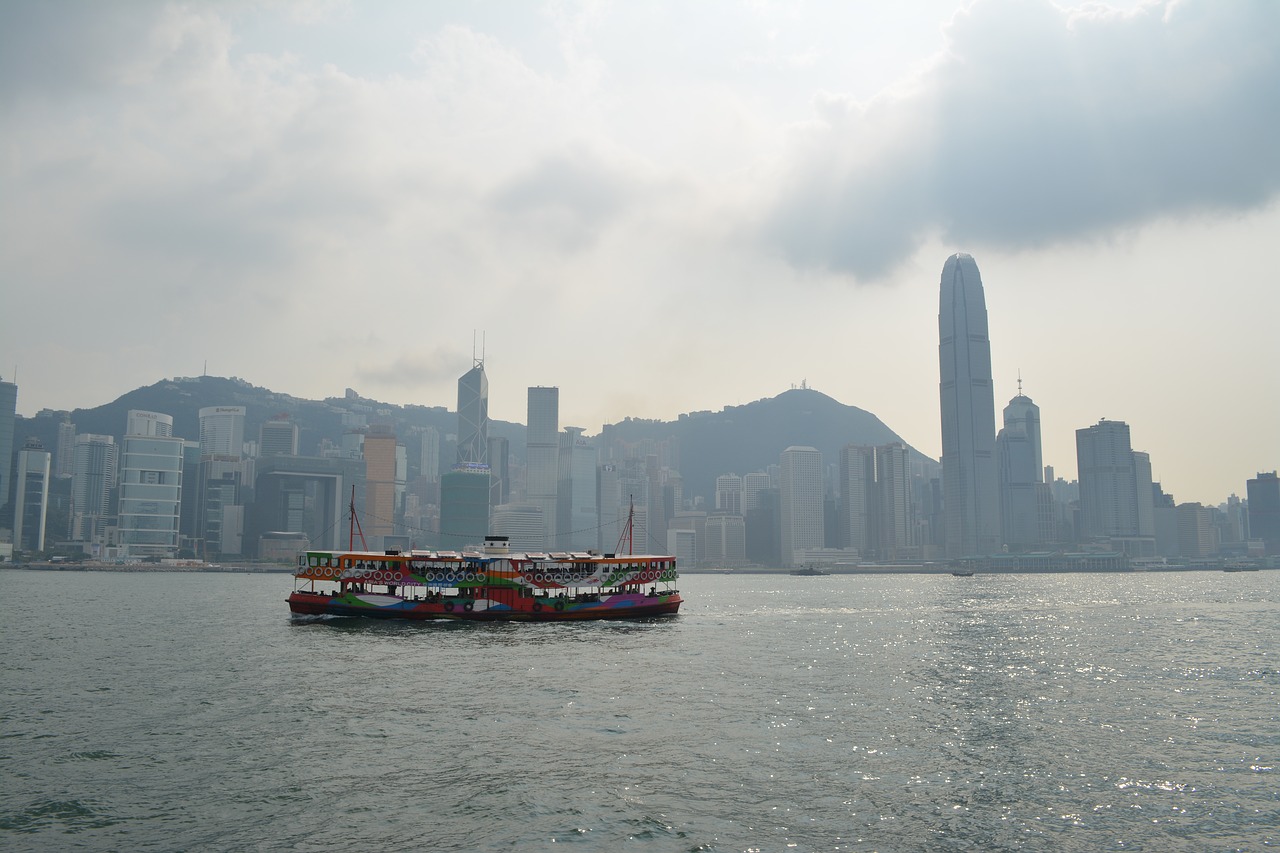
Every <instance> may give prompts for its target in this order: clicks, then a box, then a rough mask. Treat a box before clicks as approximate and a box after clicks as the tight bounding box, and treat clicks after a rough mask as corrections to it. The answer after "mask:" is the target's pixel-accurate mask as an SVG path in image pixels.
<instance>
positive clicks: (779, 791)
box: [0, 570, 1280, 853]
mask: <svg viewBox="0 0 1280 853" xmlns="http://www.w3.org/2000/svg"><path fill="white" fill-rule="evenodd" d="M680 586H681V589H682V592H684V594H685V595H686V596H687V599H688V600H687V602H686V604H685V606H684V609H683V610H682V612H681V613H680V615H679V616H677V617H675V618H666V619H661V620H656V621H647V622H635V623H586V624H574V625H546V624H510V625H480V624H461V623H445V622H441V623H427V624H391V623H381V622H372V621H365V620H356V619H339V620H322V621H309V622H301V621H293V620H291V619H290V618H289V614H288V610H287V607H286V605H285V596H286V595H287V594H288V592H289V590H290V589H291V587H292V578H291V577H289V576H287V575H263V574H243V573H227V574H191V573H146V574H141V573H139V574H120V573H106V572H70V571H63V572H58V571H47V572H38V571H19V570H9V571H0V643H2V644H0V649H2V650H3V654H4V669H3V675H2V676H0V679H2V680H0V684H2V685H3V689H2V690H0V850H5V851H25V850H59V851H61V850H122V851H149V850H159V851H175V850H193V851H196V850H199V851H203V850H219V851H221V850H301V851H328V850H335V851H336V850H342V851H346V850H377V851H399V850H468V851H470V850H476V851H507V850H519V851H553V850H564V849H573V850H582V851H597V850H600V851H615V850H621V851H628V850H631V851H844V850H849V851H873V850H876V851H916V850H925V851H935V850H937V851H988V850H1053V851H1094V850H1148V851H1161V853H1168V851H1210V850H1249V851H1254V850H1262V849H1265V848H1274V847H1277V846H1280V606H1278V604H1280V572H1277V571H1263V572H1242V573H1223V572H1177V573H1145V574H1144V573H1136V574H1055V575H978V576H976V577H971V578H956V577H952V576H950V575H933V576H930V575H914V576H903V577H889V576H876V575H835V576H827V577H807V578H801V577H791V576H790V575H781V574H778V575H746V576H736V575H685V576H684V577H682V578H681V581H680Z"/></svg>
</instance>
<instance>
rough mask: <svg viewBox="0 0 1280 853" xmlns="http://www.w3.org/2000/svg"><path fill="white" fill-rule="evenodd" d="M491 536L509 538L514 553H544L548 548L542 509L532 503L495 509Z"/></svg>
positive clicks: (507, 504)
mask: <svg viewBox="0 0 1280 853" xmlns="http://www.w3.org/2000/svg"><path fill="white" fill-rule="evenodd" d="M489 527H490V531H489V532H490V534H491V535H494V536H505V537H507V540H508V541H507V545H508V547H509V548H510V549H511V550H512V552H517V551H525V552H529V553H544V552H546V551H550V550H553V549H551V548H548V547H547V543H546V541H545V540H544V539H543V533H542V507H540V506H538V505H537V504H531V503H527V502H524V503H506V504H502V505H501V506H496V507H494V508H493V518H492V521H491V522H490V524H489Z"/></svg>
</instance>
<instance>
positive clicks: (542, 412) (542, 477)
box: [525, 387, 560, 548]
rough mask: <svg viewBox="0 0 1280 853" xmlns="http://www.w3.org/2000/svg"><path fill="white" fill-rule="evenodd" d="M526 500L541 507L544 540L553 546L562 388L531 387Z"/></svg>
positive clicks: (526, 454) (526, 438) (558, 468)
mask: <svg viewBox="0 0 1280 853" xmlns="http://www.w3.org/2000/svg"><path fill="white" fill-rule="evenodd" d="M525 464H526V466H527V469H526V472H525V500H527V501H528V502H529V503H532V504H536V505H537V506H539V507H541V508H542V523H543V525H544V526H545V530H544V531H543V541H544V542H546V543H547V547H549V548H550V547H554V546H555V541H556V533H557V532H558V530H559V525H558V524H557V522H556V509H557V503H558V501H557V493H558V490H559V486H560V389H559V388H554V387H552V388H544V387H537V388H530V389H529V409H528V429H527V430H526V431H525Z"/></svg>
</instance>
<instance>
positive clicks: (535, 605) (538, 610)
mask: <svg viewBox="0 0 1280 853" xmlns="http://www.w3.org/2000/svg"><path fill="white" fill-rule="evenodd" d="M533 612H534V613H541V612H542V604H541V602H537V601H535V602H534V603H533Z"/></svg>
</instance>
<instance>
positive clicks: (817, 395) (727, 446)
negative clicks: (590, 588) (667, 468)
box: [602, 388, 927, 498]
mask: <svg viewBox="0 0 1280 853" xmlns="http://www.w3.org/2000/svg"><path fill="white" fill-rule="evenodd" d="M602 438H603V439H604V440H605V442H611V441H622V442H628V443H631V442H638V441H642V440H646V439H647V440H653V441H662V440H664V439H675V442H676V446H677V447H678V448H679V461H678V468H679V470H680V474H681V477H682V478H683V480H684V493H685V494H686V495H703V496H704V497H709V498H710V497H714V495H715V480H716V477H718V476H719V475H721V474H727V473H735V474H747V473H750V472H752V471H762V470H765V469H766V468H767V467H768V466H770V465H777V464H778V458H779V456H780V455H781V454H782V451H784V450H786V449H787V448H788V447H791V446H792V445H797V446H801V447H805V446H807V447H816V448H817V449H818V450H819V451H821V452H822V459H823V462H824V463H826V464H829V465H830V464H837V463H838V462H839V461H840V448H842V447H844V446H845V445H846V444H865V445H880V444H890V443H892V442H902V443H903V444H904V445H906V446H907V447H911V446H910V445H908V444H907V443H906V442H905V441H903V440H902V438H901V437H900V436H899V435H898V434H897V433H896V432H894V431H893V430H891V429H890V428H889V427H888V426H886V425H885V423H884V422H883V421H882V420H880V419H879V418H878V417H876V416H875V415H873V414H872V413H871V412H868V411H866V410H865V409H859V408H858V407H856V406H847V405H845V404H843V403H841V402H839V401H837V400H834V399H832V398H831V397H828V396H827V395H826V394H823V393H821V392H819V391H814V390H813V389H811V388H792V389H791V390H789V391H784V392H782V393H781V394H779V395H778V396H776V397H769V398H766V399H763V400H756V401H755V402H753V403H747V404H745V405H742V406H728V407H726V408H725V409H724V410H722V411H719V412H694V413H692V414H688V415H682V416H681V417H680V418H679V420H676V421H667V422H661V421H645V420H635V419H631V418H628V419H627V420H625V421H623V422H621V423H618V424H608V425H606V426H605V427H604V430H603V432H602ZM911 451H912V453H913V454H914V455H915V456H917V457H920V458H922V459H923V458H927V457H924V456H923V454H921V453H920V452H919V451H917V450H916V449H915V448H913V447H911Z"/></svg>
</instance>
